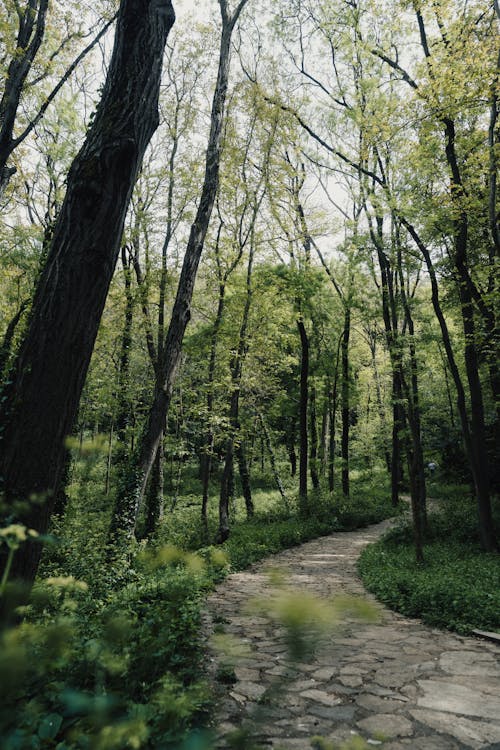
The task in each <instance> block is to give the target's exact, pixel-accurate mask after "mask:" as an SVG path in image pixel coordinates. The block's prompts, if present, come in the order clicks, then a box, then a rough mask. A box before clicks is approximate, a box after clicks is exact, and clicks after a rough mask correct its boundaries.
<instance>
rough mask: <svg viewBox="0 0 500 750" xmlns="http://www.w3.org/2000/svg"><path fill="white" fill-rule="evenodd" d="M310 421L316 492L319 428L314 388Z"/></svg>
mask: <svg viewBox="0 0 500 750" xmlns="http://www.w3.org/2000/svg"><path fill="white" fill-rule="evenodd" d="M309 407H310V408H309V421H310V428H311V429H310V431H311V441H310V445H311V448H310V453H309V461H310V464H309V465H310V472H311V482H312V486H313V487H314V489H315V490H317V489H319V476H318V426H317V424H316V389H315V388H314V387H312V388H311V392H310V396H309Z"/></svg>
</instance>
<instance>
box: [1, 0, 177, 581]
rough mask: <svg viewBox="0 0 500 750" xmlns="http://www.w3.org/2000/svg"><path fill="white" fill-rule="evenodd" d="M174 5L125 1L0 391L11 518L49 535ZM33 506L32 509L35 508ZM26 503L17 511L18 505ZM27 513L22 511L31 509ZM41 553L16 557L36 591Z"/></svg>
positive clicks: (151, 127)
mask: <svg viewBox="0 0 500 750" xmlns="http://www.w3.org/2000/svg"><path fill="white" fill-rule="evenodd" d="M174 20H175V15H174V11H173V8H172V4H171V2H170V0H122V2H121V5H120V9H119V13H118V20H117V28H116V36H115V41H114V46H113V53H112V57H111V61H110V65H109V70H108V74H107V77H106V83H105V85H104V90H103V94H102V97H101V101H100V103H99V105H98V107H97V111H96V113H95V118H94V121H93V123H92V125H91V127H90V130H89V132H88V134H87V137H86V139H85V142H84V144H83V146H82V148H81V150H80V152H79V153H78V155H77V156H76V158H75V160H74V161H73V164H72V166H71V169H70V171H69V174H68V184H67V191H66V196H65V199H64V202H63V205H62V207H61V210H60V213H59V217H58V220H57V223H56V225H55V227H54V233H53V238H52V241H51V243H50V247H49V251H48V257H47V262H46V264H45V267H44V269H43V272H42V274H41V277H40V280H39V283H38V286H37V289H36V293H35V298H34V301H33V307H32V310H31V315H30V323H29V327H28V330H27V332H26V336H25V338H24V340H23V342H22V345H21V347H20V350H19V354H18V357H17V359H16V363H15V368H14V371H13V374H12V377H11V382H10V383H9V384H8V385H7V386H6V387H5V389H4V398H3V400H2V406H1V409H0V423H1V426H2V431H1V443H0V451H1V452H0V474H1V476H2V492H3V494H4V496H5V501H6V504H7V513H8V515H9V516H11V517H17V518H18V519H19V520H21V521H22V522H24V523H25V524H26V525H27V526H29V527H31V528H34V529H36V530H37V531H39V532H42V533H43V532H45V531H46V529H47V526H48V522H49V519H50V515H51V512H52V507H53V502H54V496H55V493H56V492H57V490H58V486H59V482H60V479H61V472H62V469H63V465H64V457H65V445H64V442H65V438H66V436H67V435H68V434H69V433H70V431H71V429H72V426H73V421H74V419H75V415H76V411H77V409H78V403H79V399H80V394H81V391H82V388H83V384H84V381H85V375H86V372H87V369H88V365H89V361H90V356H91V354H92V349H93V346H94V341H95V337H96V334H97V329H98V326H99V321H100V318H101V314H102V310H103V307H104V304H105V301H106V295H107V293H108V288H109V284H110V281H111V277H112V274H113V271H114V268H115V264H116V259H117V255H118V252H119V248H120V240H121V234H122V231H123V225H124V221H125V214H126V211H127V207H128V204H129V201H130V196H131V193H132V189H133V186H134V182H135V179H136V177H137V174H138V170H139V168H140V165H141V162H142V158H143V155H144V152H145V150H146V147H147V145H148V143H149V141H150V139H151V136H152V134H153V132H154V131H155V129H156V127H157V124H158V95H159V87H160V80H161V72H162V60H163V51H164V47H165V43H166V40H167V36H168V33H169V31H170V29H171V27H172V25H173V23H174ZM33 496H35V497H36V499H37V502H36V503H34V502H30V500H31V499H32V498H33ZM20 503H21V505H20ZM27 503H28V507H26V504H27ZM40 551H41V550H40V546H39V545H34V544H29V545H25V546H23V547H22V549H21V550H20V551H19V552H18V553H17V555H16V559H15V561H14V566H13V575H14V576H15V577H19V578H22V579H24V580H26V581H28V582H29V581H32V580H33V579H34V577H35V575H36V571H37V567H38V562H39V559H40Z"/></svg>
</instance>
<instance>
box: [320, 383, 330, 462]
mask: <svg viewBox="0 0 500 750" xmlns="http://www.w3.org/2000/svg"><path fill="white" fill-rule="evenodd" d="M329 393H330V384H329V383H327V384H326V386H325V393H324V396H323V412H322V415H321V439H320V443H319V470H320V474H321V476H322V477H324V476H325V474H326V466H327V463H328V432H329V429H330V411H329V408H328V394H329Z"/></svg>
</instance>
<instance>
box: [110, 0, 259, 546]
mask: <svg viewBox="0 0 500 750" xmlns="http://www.w3.org/2000/svg"><path fill="white" fill-rule="evenodd" d="M246 2H247V0H240V3H239V5H238V6H237V9H236V10H235V12H234V13H233V15H232V16H231V17H229V16H228V14H227V7H226V2H225V0H219V4H220V8H221V14H222V34H221V42H220V51H219V68H218V73H217V82H216V86H215V91H214V97H213V103H212V113H211V126H210V135H209V139H208V146H207V152H206V161H205V177H204V180H203V187H202V191H201V196H200V202H199V204H198V209H197V211H196V216H195V219H194V222H193V224H192V226H191V231H190V234H189V240H188V244H187V248H186V253H185V255H184V262H183V264H182V270H181V275H180V278H179V283H178V287H177V294H176V298H175V302H174V306H173V309H172V316H171V319H170V324H169V327H168V331H167V336H166V340H165V346H164V350H163V351H164V355H163V359H162V361H161V362H160V363H159V371H160V378H159V380H158V382H157V383H156V386H155V392H154V396H153V403H152V405H151V408H150V410H149V415H148V420H147V424H146V426H145V429H144V432H143V435H142V439H141V441H140V444H139V446H138V449H137V452H136V455H135V456H133V457H132V460H131V464H130V467H129V471H128V475H127V476H126V477H124V482H123V485H122V488H121V490H120V491H119V496H118V498H117V506H116V510H115V513H114V524H113V528H114V529H118V528H119V530H120V532H121V533H123V535H124V536H125V537H126V538H127V537H130V536H132V535H133V533H134V530H135V524H136V520H137V515H138V512H139V508H140V505H141V502H142V499H143V497H144V492H145V489H146V486H147V482H148V478H149V473H150V471H151V467H152V465H153V461H154V458H155V456H156V451H157V448H158V443H159V441H160V439H161V435H162V434H163V431H164V429H165V421H166V417H167V414H168V410H169V407H170V402H171V398H172V389H173V385H174V381H175V378H176V375H177V371H178V368H179V365H180V358H181V351H182V341H183V339H184V333H185V330H186V327H187V324H188V322H189V319H190V317H191V299H192V296H193V290H194V283H195V280H196V274H197V271H198V265H199V262H200V258H201V253H202V251H203V245H204V242H205V237H206V234H207V230H208V225H209V222H210V217H211V215H212V209H213V205H214V201H215V196H216V194H217V185H218V181H219V164H220V151H221V142H222V133H223V123H224V110H225V103H226V94H227V85H228V76H229V58H230V49H231V36H232V32H233V28H234V25H235V23H236V21H237V19H238V17H239V15H240V13H241V10H242V9H243V7H244V5H245V3H246ZM111 533H113V529H112V531H111Z"/></svg>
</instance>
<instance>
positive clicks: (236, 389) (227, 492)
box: [217, 216, 256, 542]
mask: <svg viewBox="0 0 500 750" xmlns="http://www.w3.org/2000/svg"><path fill="white" fill-rule="evenodd" d="M255 218H256V216H254V219H255ZM254 241H255V237H254V227H253V226H252V229H251V241H250V251H249V255H248V267H247V278H246V299H245V307H244V309H243V317H242V320H241V326H240V331H239V335H238V347H237V349H236V352H235V354H234V356H233V358H232V360H231V401H230V407H229V430H230V434H229V437H228V439H227V443H226V458H225V464H224V471H223V473H222V482H221V491H220V500H219V531H218V534H217V540H218V541H219V542H223V541H225V540H226V539H227V538H228V536H229V523H228V514H229V502H230V500H231V498H232V497H233V492H234V485H233V484H231V483H230V479H232V477H233V476H234V466H233V461H234V441H235V439H238V432H239V429H240V423H239V409H240V389H241V378H242V374H243V363H244V361H245V357H246V353H247V349H248V343H247V329H248V320H249V317H250V308H251V305H252V293H253V292H252V272H253V258H254V252H255V246H254ZM240 451H242V448H241V445H240ZM242 459H244V454H243V452H241V458H240V474H241V468H242ZM243 463H244V465H245V466H244V467H243V473H242V474H241V478H242V483H243V492H244V495H245V501H246V507H247V514H248V516H249V517H251V516H252V515H253V503H252V493H251V489H250V482H249V477H248V471H247V470H246V461H245V460H243Z"/></svg>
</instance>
